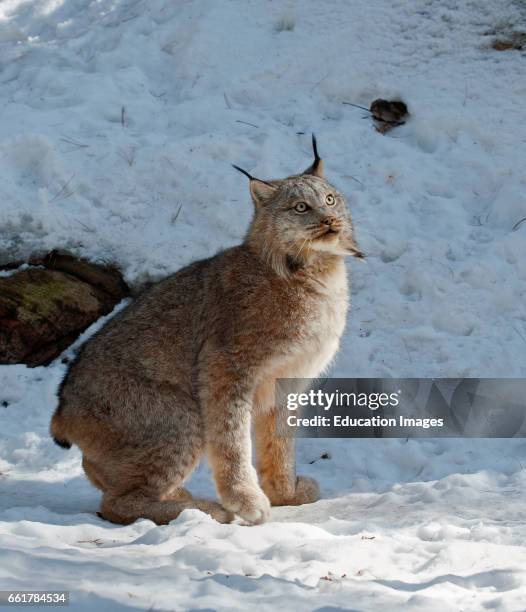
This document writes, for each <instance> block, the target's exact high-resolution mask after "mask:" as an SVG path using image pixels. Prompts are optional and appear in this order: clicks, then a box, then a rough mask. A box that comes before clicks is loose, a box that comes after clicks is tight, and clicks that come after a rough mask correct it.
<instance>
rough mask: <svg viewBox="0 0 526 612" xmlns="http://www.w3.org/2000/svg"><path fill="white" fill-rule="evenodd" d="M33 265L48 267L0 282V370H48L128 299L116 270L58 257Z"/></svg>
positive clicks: (36, 261) (52, 255) (26, 271)
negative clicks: (8, 366) (4, 367)
mask: <svg viewBox="0 0 526 612" xmlns="http://www.w3.org/2000/svg"><path fill="white" fill-rule="evenodd" d="M30 263H31V264H33V265H35V264H38V265H39V266H45V267H34V268H29V269H26V270H22V271H20V272H15V273H14V274H12V275H11V276H8V277H4V278H0V363H1V364H13V363H25V364H27V365H29V366H37V365H47V364H48V363H50V362H51V361H52V360H53V359H55V358H56V357H57V356H58V355H60V353H61V352H62V351H63V350H64V349H65V348H67V347H68V346H69V345H70V344H71V343H72V342H73V341H74V340H75V339H76V338H77V337H78V336H79V334H81V333H82V332H83V331H84V330H85V329H86V328H87V327H89V325H91V324H92V323H93V322H94V321H96V320H97V319H98V318H99V317H101V316H103V315H105V314H107V313H108V312H110V311H111V310H112V309H113V307H114V306H115V305H116V304H117V303H118V302H119V301H120V300H121V299H123V298H124V297H125V296H127V295H128V294H129V290H128V287H127V285H126V283H125V282H124V280H123V279H122V276H121V275H120V273H119V272H118V270H116V269H115V268H113V267H106V266H98V265H95V264H91V263H89V262H87V261H85V260H80V259H76V258H74V257H73V256H71V255H69V254H67V253H59V252H53V253H50V254H49V255H46V256H44V257H42V258H34V259H32V260H31V261H30Z"/></svg>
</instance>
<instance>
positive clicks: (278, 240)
mask: <svg viewBox="0 0 526 612" xmlns="http://www.w3.org/2000/svg"><path fill="white" fill-rule="evenodd" d="M312 148H313V151H314V162H313V163H312V165H311V166H309V167H308V168H307V170H305V172H303V173H302V174H296V175H293V176H289V177H288V178H286V179H280V180H274V181H264V180H261V179H257V178H255V177H253V176H251V175H250V174H249V173H248V172H247V171H246V170H243V169H242V168H239V166H234V168H236V170H239V171H240V172H242V173H243V174H244V175H245V176H248V178H249V179H250V193H251V194H252V200H253V201H254V204H255V206H256V213H255V216H254V219H253V220H252V224H251V226H250V229H249V231H248V235H247V244H249V245H252V247H253V248H256V249H257V250H258V251H259V252H260V253H261V255H263V256H264V257H266V259H267V260H268V261H269V262H271V264H272V266H273V267H274V269H275V270H276V271H277V272H278V273H279V274H282V275H284V276H286V275H287V267H289V268H290V267H291V266H290V264H291V263H292V267H293V268H294V267H298V266H299V267H302V265H304V264H305V263H306V262H308V261H309V260H311V259H312V257H313V255H315V254H316V253H330V254H333V255H353V256H354V257H358V258H360V259H363V258H364V254H363V253H362V252H361V251H360V249H359V248H358V245H357V243H356V240H355V239H354V232H353V224H352V219H351V213H350V212H349V210H348V208H347V203H346V202H345V198H344V197H343V195H342V194H341V193H340V192H339V191H338V190H337V189H335V188H334V187H333V186H332V185H331V184H330V183H328V182H327V181H326V180H325V177H324V175H323V161H322V159H321V158H320V156H319V155H318V148H317V146H316V138H315V137H314V134H313V135H312Z"/></svg>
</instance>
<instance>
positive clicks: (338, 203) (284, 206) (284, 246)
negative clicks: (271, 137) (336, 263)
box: [252, 174, 363, 257]
mask: <svg viewBox="0 0 526 612" xmlns="http://www.w3.org/2000/svg"><path fill="white" fill-rule="evenodd" d="M252 195H253V199H254V201H255V203H256V224H257V226H258V229H259V230H260V231H262V232H263V233H264V235H265V238H266V240H267V241H268V243H269V244H272V245H273V247H274V248H279V249H280V250H282V251H283V252H285V253H286V254H287V255H290V256H292V257H301V256H302V255H304V254H306V253H308V252H309V251H325V252H329V253H333V254H335V255H353V256H355V257H363V255H362V253H361V252H360V251H359V249H358V246H357V244H356V241H355V239H354V236H353V224H352V218H351V213H350V212H349V209H348V207H347V203H346V201H345V198H344V197H343V195H342V194H341V193H340V192H339V191H338V190H337V189H335V188H334V187H333V186H332V185H330V184H329V183H328V182H327V181H326V180H325V179H324V178H322V177H319V176H315V175H313V174H302V175H299V176H291V177H289V178H286V179H283V180H277V181H270V182H269V183H257V182H256V183H254V185H252Z"/></svg>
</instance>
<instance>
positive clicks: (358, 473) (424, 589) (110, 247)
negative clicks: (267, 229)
mask: <svg viewBox="0 0 526 612" xmlns="http://www.w3.org/2000/svg"><path fill="white" fill-rule="evenodd" d="M525 15H526V6H525V4H524V2H521V1H519V0H517V1H514V0H502V1H501V2H498V3H496V2H495V3H492V2H487V1H486V0H466V1H460V0H447V1H446V2H443V1H439V0H415V1H414V2H409V1H408V0H377V1H376V2H368V1H367V0H353V2H346V1H345V0H331V2H317V1H315V0H301V1H300V0H296V1H294V0H288V1H287V2H277V1H270V0H265V1H264V2H257V1H255V0H248V1H247V0H245V1H241V0H226V1H224V2H213V1H212V0H198V1H194V2H190V1H183V0H181V1H179V2H172V1H170V0H149V1H145V0H139V1H137V0H126V1H125V0H113V1H111V2H110V1H100V0H99V1H91V2H90V1H88V0H69V1H67V2H66V1H65V0H32V1H28V0H3V2H2V3H1V4H0V83H1V88H0V105H1V115H0V164H1V173H0V193H1V198H2V199H1V202H2V204H1V206H0V227H1V228H2V231H1V232H0V263H5V262H7V261H13V260H20V259H23V258H24V257H25V256H27V255H28V254H29V253H31V252H33V251H36V250H47V249H51V248H55V247H57V246H61V247H64V248H69V249H71V250H74V251H75V252H77V253H79V254H81V255H84V256H88V257H90V258H92V259H94V260H97V261H105V260H113V261H116V262H117V263H119V264H120V265H121V266H122V268H123V270H124V272H125V275H126V278H127V280H128V281H129V282H130V283H132V284H141V283H142V282H144V281H145V280H147V279H150V278H154V279H155V278H160V277H162V276H164V275H166V274H168V273H170V272H172V271H175V270H177V269H178V268H179V267H180V266H182V265H184V264H186V263H188V262H189V261H192V260H193V259H196V258H200V257H204V256H208V255H210V254H212V253H214V252H215V251H216V250H217V249H219V248H221V247H224V246H229V245H231V244H235V243H236V242H238V241H239V240H241V238H242V236H243V233H244V230H245V228H246V225H247V223H248V220H249V217H250V214H251V205H250V202H249V197H248V189H247V185H246V181H245V180H244V179H243V178H242V177H241V175H239V173H237V172H235V171H234V170H232V168H231V167H230V164H231V163H237V164H239V165H241V166H243V167H246V168H247V169H248V170H249V171H250V172H251V173H253V174H255V175H257V176H261V177H262V178H270V177H279V176H283V175H287V174H290V173H295V172H297V171H299V170H301V169H302V168H304V167H306V166H307V165H308V163H309V162H310V159H311V152H310V143H309V138H310V133H311V132H312V131H314V132H315V133H316V134H317V137H318V142H319V147H320V152H321V153H322V156H323V157H324V158H325V161H326V168H327V174H328V176H329V178H330V180H332V181H333V182H334V183H335V184H336V185H337V186H338V187H339V188H340V189H341V190H342V191H343V192H344V193H346V194H347V196H348V198H349V203H350V206H351V209H352V211H353V214H354V219H355V223H356V226H357V231H358V237H359V241H360V245H361V246H362V248H363V249H364V251H365V252H366V253H367V254H368V261H367V263H366V264H364V265H359V264H356V263H352V264H351V267H352V272H351V276H352V284H353V308H352V311H351V313H350V316H349V322H348V328H347V331H346V335H345V338H344V340H343V343H342V348H341V351H340V354H339V356H338V359H337V361H336V363H335V365H334V368H333V370H332V372H331V373H332V375H334V376H353V377H354V376H374V377H381V376H398V377H403V376H434V377H440V376H451V377H459V376H492V377H497V376H509V377H524V376H525V375H526V359H525V357H526V311H525V308H524V304H525V296H526V259H525V258H524V253H525V246H526V223H523V224H521V225H519V226H518V227H516V229H515V230H514V229H513V228H514V226H515V225H516V224H517V222H518V221H519V220H520V219H521V218H523V217H524V216H526V205H525V200H524V188H525V185H526V170H525V166H524V143H525V142H526V128H525V124H524V120H523V109H524V104H523V99H524V98H523V96H524V94H525V93H526V88H525V85H524V83H525V81H524V52H518V51H506V52H496V51H493V50H492V49H490V48H489V43H490V41H491V39H492V36H491V33H492V32H495V31H497V32H505V31H507V30H511V29H517V30H521V29H522V30H524V27H525V24H524V21H525ZM395 96H400V97H401V98H402V99H403V100H404V101H406V103H407V104H408V106H409V111H410V113H411V118H410V120H409V121H408V122H407V124H406V125H404V126H402V127H399V128H397V129H396V130H393V131H392V132H390V133H389V134H387V135H385V136H382V135H380V134H378V133H376V132H375V131H374V130H373V129H372V127H371V123H370V121H369V120H368V119H362V117H363V116H364V115H365V113H363V112H362V111H360V110H358V109H355V108H353V107H349V106H344V105H342V104H341V102H342V101H350V102H354V103H357V104H361V105H364V106H368V105H369V104H370V102H371V101H372V100H373V99H374V98H377V97H384V98H391V97H395ZM250 124H252V125H250ZM98 324H99V325H100V324H101V323H100V322H99V323H98ZM92 331H93V330H89V332H88V333H87V334H86V335H85V337H86V336H87V335H89V333H92ZM64 371H65V365H64V364H62V362H61V360H60V359H58V360H57V361H56V362H54V363H53V364H52V365H51V366H50V367H48V368H35V369H27V368H25V367H24V366H1V367H0V428H1V435H0V589H35V588H38V589H68V590H71V591H72V601H73V603H74V605H75V608H76V609H79V610H83V609H85V610H93V609H94V608H95V607H96V608H97V609H100V610H119V609H125V608H153V609H178V610H182V609H185V610H186V609H220V610H238V609H239V610H241V609H247V608H249V609H252V608H254V609H258V610H259V609H261V610H265V609H275V608H276V606H277V605H285V606H286V608H288V609H289V608H290V609H294V608H295V607H296V608H298V609H302V610H303V609H305V610H309V609H325V610H330V609H347V610H350V609H354V610H379V609H387V610H393V611H394V610H401V609H404V610H406V609H409V610H426V611H427V610H440V611H444V610H461V609H462V610H479V609H494V610H506V611H507V610H522V609H524V601H525V600H526V523H525V521H524V502H525V495H524V488H525V485H526V441H524V440H516V439H513V440H447V439H439V440H435V439H427V440H408V441H406V440H383V441H382V440H300V441H299V448H298V469H299V471H300V472H301V473H303V474H307V475H310V476H313V477H315V478H317V479H318V480H319V481H320V484H321V488H322V500H320V501H319V502H318V503H316V504H313V505H310V506H304V507H299V508H276V509H273V511H272V518H271V522H270V523H268V524H266V525H261V526H257V527H250V528H248V527H244V526H241V525H239V524H233V525H219V524H217V523H215V522H214V521H213V520H211V519H210V518H208V517H207V516H206V515H204V514H202V513H199V512H198V511H186V512H184V513H183V514H182V515H181V516H180V517H179V518H178V519H177V520H176V521H174V522H172V523H171V524H170V525H168V526H163V527H157V526H155V525H154V524H153V523H151V522H150V521H146V520H143V521H138V522H137V523H135V524H133V525H130V526H126V527H122V526H114V525H111V524H109V523H106V522H103V521H102V520H100V519H99V518H98V517H97V515H96V514H95V511H96V510H97V507H98V500H99V493H98V492H97V491H96V490H95V489H93V487H91V486H90V485H89V483H88V482H87V481H86V479H85V477H84V476H83V474H82V470H81V467H80V455H79V452H78V450H77V449H72V450H71V451H68V452H65V451H63V450H62V449H60V448H58V447H56V446H55V445H54V444H53V443H52V442H51V440H50V439H49V437H48V434H47V427H48V422H49V418H50V415H51V413H52V411H53V410H54V407H55V405H56V397H55V392H56V388H57V385H58V384H59V382H60V380H61V377H62V376H63V374H64ZM326 452H328V453H329V454H330V459H321V458H320V457H321V455H322V454H323V453H326ZM190 489H192V490H193V491H195V492H198V493H202V494H206V495H209V496H210V495H214V491H213V487H212V484H211V480H210V474H209V471H208V468H207V466H206V465H203V466H202V467H201V468H200V469H199V470H198V472H197V473H196V474H195V475H194V476H193V478H192V481H191V483H190Z"/></svg>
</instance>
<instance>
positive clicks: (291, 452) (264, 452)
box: [254, 408, 320, 506]
mask: <svg viewBox="0 0 526 612" xmlns="http://www.w3.org/2000/svg"><path fill="white" fill-rule="evenodd" d="M282 418H285V415H284V413H283V412H282V411H281V410H279V409H276V408H273V409H271V410H270V411H267V412H264V413H262V414H259V415H258V416H256V418H255V424H254V429H255V438H256V452H257V469H258V473H259V479H260V483H261V487H262V489H263V491H264V492H265V493H266V495H267V497H268V498H269V499H270V502H271V504H272V505H273V506H299V505H301V504H310V503H312V502H315V501H317V500H318V499H319V496H320V491H319V487H318V484H317V482H316V481H315V480H314V479H312V478H308V477H307V476H296V466H295V448H294V446H295V445H294V438H293V437H292V436H290V437H289V436H283V435H280V431H279V429H281V428H279V426H278V425H279V419H282ZM283 431H284V429H283Z"/></svg>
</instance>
